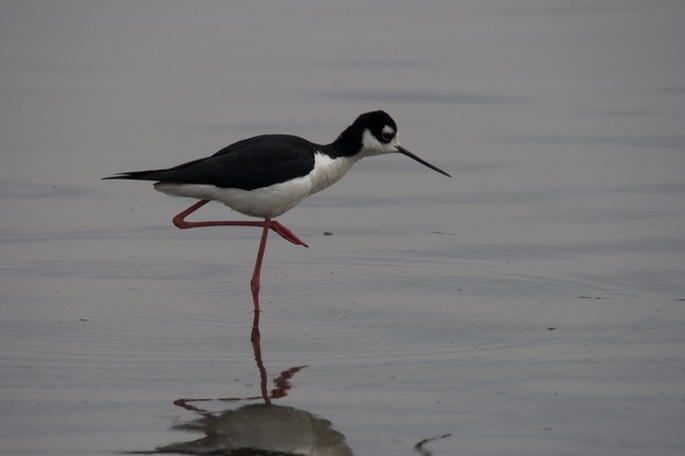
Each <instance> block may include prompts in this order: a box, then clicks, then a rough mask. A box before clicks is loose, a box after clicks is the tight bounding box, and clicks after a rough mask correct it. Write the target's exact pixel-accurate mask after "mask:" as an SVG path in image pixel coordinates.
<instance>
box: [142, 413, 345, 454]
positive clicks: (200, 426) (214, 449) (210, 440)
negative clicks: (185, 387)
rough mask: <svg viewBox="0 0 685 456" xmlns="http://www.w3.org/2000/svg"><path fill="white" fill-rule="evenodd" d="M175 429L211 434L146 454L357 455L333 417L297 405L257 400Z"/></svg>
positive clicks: (208, 415) (180, 425)
mask: <svg viewBox="0 0 685 456" xmlns="http://www.w3.org/2000/svg"><path fill="white" fill-rule="evenodd" d="M174 429H178V430H184V431H196V432H202V433H204V434H206V437H203V438H201V439H197V440H193V441H191V442H182V443H172V444H170V445H165V446H162V447H159V448H157V449H156V450H155V451H151V452H149V453H147V454H166V453H178V454H189V455H212V456H218V455H222V456H257V455H259V456H289V455H293V456H295V455H298V456H352V450H351V449H350V447H348V446H347V444H346V443H345V436H343V435H342V434H341V433H339V432H338V431H336V430H334V429H332V428H331V422H330V421H328V420H325V419H321V418H316V417H315V416H314V415H312V414H311V413H308V412H306V411H304V410H298V409H296V408H293V407H286V406H280V405H273V404H272V405H265V404H254V405H246V406H243V407H240V408H238V409H234V410H227V411H224V412H222V413H221V414H220V415H213V414H206V415H205V416H203V417H201V418H198V419H195V420H192V421H190V422H188V423H184V424H179V425H176V426H174Z"/></svg>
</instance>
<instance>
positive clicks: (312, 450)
mask: <svg viewBox="0 0 685 456" xmlns="http://www.w3.org/2000/svg"><path fill="white" fill-rule="evenodd" d="M259 315H260V312H255V313H254V320H253V322H252V333H251V336H250V340H251V342H252V349H253V351H254V359H255V362H256V364H257V369H258V371H259V380H260V381H259V384H260V394H259V395H255V396H248V397H221V398H181V399H176V400H175V401H174V405H176V406H178V407H182V408H183V409H185V410H188V411H190V412H193V413H194V414H195V415H196V417H195V418H193V419H191V420H189V421H186V422H184V423H181V424H177V425H174V426H172V428H171V429H173V430H181V431H192V432H198V433H202V434H204V435H205V436H204V437H202V438H199V439H195V440H190V441H188V442H175V443H171V444H169V445H164V446H160V447H157V448H155V449H154V450H152V451H133V452H125V453H124V454H186V455H201V456H352V455H353V453H352V449H351V448H350V447H349V446H348V445H347V443H346V442H345V436H344V435H343V434H341V433H340V432H338V431H336V430H335V429H333V427H332V423H331V422H330V421H329V420H326V419H322V418H318V417H316V416H314V415H313V414H311V413H309V412H307V411H305V410H301V409H297V408H295V407H287V406H282V405H275V404H274V403H273V401H274V400H276V399H280V398H283V397H285V396H287V395H288V392H289V391H290V388H291V384H290V380H291V379H292V378H293V377H294V376H295V374H297V373H298V372H299V371H300V370H302V369H303V368H305V367H307V366H294V367H291V368H289V369H286V370H284V371H282V372H281V373H280V375H279V376H278V377H276V378H275V379H274V388H273V389H271V390H270V391H269V389H268V374H267V371H266V367H264V362H263V361H262V348H261V334H260V332H259ZM245 401H259V402H258V403H252V404H245V405H241V406H239V407H237V408H228V409H221V410H219V411H211V410H209V409H207V408H204V407H201V404H203V403H222V404H223V403H234V404H236V403H240V402H245ZM450 436H451V434H445V435H440V436H437V437H431V438H426V439H423V440H421V441H420V442H418V443H417V444H416V445H414V451H416V452H417V453H419V455H420V456H432V455H433V453H432V452H430V451H428V450H427V449H426V448H425V446H426V444H428V443H431V442H433V441H435V440H439V439H444V438H447V437H450Z"/></svg>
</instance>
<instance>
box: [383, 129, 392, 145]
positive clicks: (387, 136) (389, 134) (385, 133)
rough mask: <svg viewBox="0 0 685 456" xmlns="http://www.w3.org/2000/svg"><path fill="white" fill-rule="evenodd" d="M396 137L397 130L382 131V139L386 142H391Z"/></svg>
mask: <svg viewBox="0 0 685 456" xmlns="http://www.w3.org/2000/svg"><path fill="white" fill-rule="evenodd" d="M394 137H395V132H393V131H387V130H386V131H383V132H381V139H382V140H383V141H384V142H390V140H391V139H392V138H394Z"/></svg>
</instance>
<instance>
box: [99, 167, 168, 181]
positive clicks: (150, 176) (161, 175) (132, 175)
mask: <svg viewBox="0 0 685 456" xmlns="http://www.w3.org/2000/svg"><path fill="white" fill-rule="evenodd" d="M167 171H168V170H166V169H152V170H149V171H131V172H128V173H118V174H114V175H112V176H107V177H103V178H102V179H103V180H107V179H132V180H147V181H159V180H164V179H165V178H166V177H168V176H167Z"/></svg>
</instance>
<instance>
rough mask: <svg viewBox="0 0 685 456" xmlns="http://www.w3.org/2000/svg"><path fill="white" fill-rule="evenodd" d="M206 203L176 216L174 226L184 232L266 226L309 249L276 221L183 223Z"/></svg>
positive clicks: (196, 204)
mask: <svg viewBox="0 0 685 456" xmlns="http://www.w3.org/2000/svg"><path fill="white" fill-rule="evenodd" d="M208 202H209V200H200V201H198V202H197V203H195V204H193V205H192V206H190V207H189V208H188V209H186V210H185V211H183V212H181V213H180V214H178V215H177V216H176V217H174V219H173V222H174V225H176V226H177V227H179V228H180V229H182V230H185V229H187V228H200V227H203V226H260V227H264V226H265V225H266V226H267V227H268V228H270V229H272V230H274V231H275V232H276V233H278V235H279V236H281V237H282V238H283V239H285V240H286V241H290V242H292V243H293V244H295V245H303V246H305V247H309V246H308V245H307V244H305V243H304V241H302V240H301V239H300V238H298V237H297V236H296V235H295V233H293V232H292V231H290V230H289V229H288V228H286V227H285V226H283V225H281V224H280V223H278V222H277V221H275V220H271V219H266V220H265V221H263V222H257V221H251V220H241V221H228V220H210V221H204V222H186V221H185V218H186V217H188V216H189V215H190V214H192V213H193V212H195V211H196V210H198V209H200V208H201V207H202V206H204V205H205V204H207V203H208Z"/></svg>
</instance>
